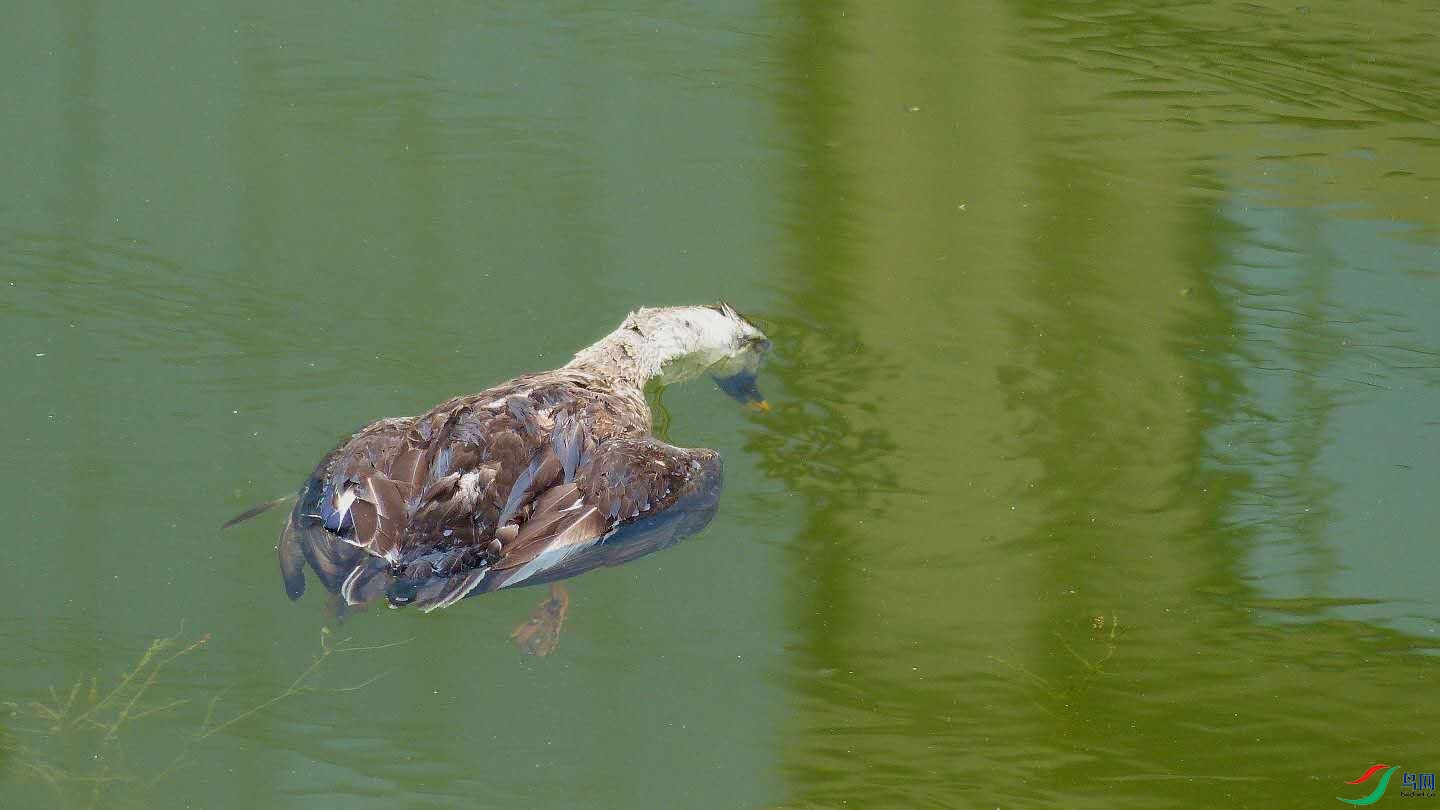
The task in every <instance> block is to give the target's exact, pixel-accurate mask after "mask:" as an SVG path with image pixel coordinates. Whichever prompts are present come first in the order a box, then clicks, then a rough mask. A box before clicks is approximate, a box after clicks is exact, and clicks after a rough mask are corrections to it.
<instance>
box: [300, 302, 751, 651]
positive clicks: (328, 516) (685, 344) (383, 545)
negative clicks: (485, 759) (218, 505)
mask: <svg viewBox="0 0 1440 810" xmlns="http://www.w3.org/2000/svg"><path fill="white" fill-rule="evenodd" d="M771 345H772V344H771V342H770V340H769V338H767V337H766V335H765V333H764V332H763V331H762V330H761V329H760V328H759V327H758V326H757V325H756V324H755V323H754V322H753V321H751V320H750V319H748V318H746V317H744V316H742V315H741V314H740V313H738V312H737V311H736V310H735V309H734V308H733V307H731V306H730V305H729V304H725V303H720V304H715V305H703V306H677V307H646V308H640V309H636V310H634V311H632V312H630V313H629V314H628V315H627V316H626V317H625V319H624V320H623V321H622V322H621V324H620V325H619V326H618V327H617V328H616V329H615V330H614V331H612V332H610V333H609V334H608V335H606V336H604V337H603V338H601V339H600V340H598V341H597V342H595V343H594V344H592V345H591V346H589V347H587V348H585V349H582V350H580V351H579V352H577V353H576V354H575V356H574V358H573V359H572V360H570V361H569V362H568V363H566V364H565V365H564V366H561V367H560V368H557V369H553V370H551V371H543V372H538V373H532V374H525V375H522V376H519V377H516V378H514V379H512V380H508V381H506V382H502V383H500V384H498V385H495V386H493V387H490V388H487V389H485V390H483V391H480V392H478V393H473V394H466V395H463V396H458V397H454V398H452V399H449V400H446V401H444V402H441V403H440V404H438V405H435V406H434V407H432V408H430V409H429V410H428V411H425V412H424V413H422V414H419V415H417V416H403V417H391V418H384V419H377V420H375V421H373V422H370V423H369V424H366V425H364V426H363V427H361V428H360V429H359V430H358V431H356V432H354V433H353V434H352V435H350V436H349V437H348V438H346V439H344V440H343V441H341V442H340V443H339V445H338V446H336V447H335V448H334V449H333V450H331V451H330V452H329V453H327V454H326V455H325V456H324V457H323V458H322V459H321V460H320V462H319V464H317V465H316V467H315V469H314V471H313V472H312V473H311V475H310V476H309V478H308V479H307V480H306V482H305V483H304V485H303V486H302V487H301V489H300V492H299V494H298V495H297V496H296V498H295V506H294V508H293V509H292V510H291V512H290V515H289V518H288V519H287V520H286V523H285V526H284V528H283V529H282V530H281V533H280V539H279V543H278V545H277V549H278V551H279V563H280V573H281V577H282V579H283V581H284V586H285V591H286V593H287V594H288V595H289V597H290V598H291V599H292V600H296V599H299V598H300V597H301V596H302V595H303V594H304V593H305V588H306V569H307V568H308V569H309V570H310V571H311V572H313V573H314V575H315V576H316V577H317V578H318V579H319V581H320V582H321V584H322V585H323V586H324V587H325V588H326V589H327V590H328V591H329V592H330V594H331V595H332V596H331V598H332V600H333V601H334V602H335V603H336V604H337V605H338V606H339V607H340V608H341V609H346V608H363V607H365V606H368V605H371V604H385V605H388V606H389V607H392V608H413V609H418V610H420V611H422V612H425V613H430V612H433V611H436V610H440V609H443V608H448V607H451V606H453V605H455V604H456V603H457V602H459V601H461V600H462V599H466V598H469V597H473V596H477V595H480V594H484V593H490V592H493V591H499V590H504V589H509V588H517V587H524V586H531V585H540V584H550V586H551V590H550V595H549V597H548V598H547V599H546V600H545V601H543V602H542V603H541V605H540V607H539V608H537V609H536V611H535V613H534V614H533V615H532V616H531V617H530V619H528V620H527V621H526V622H525V623H523V624H522V625H521V626H520V627H519V628H517V629H516V631H515V632H514V633H512V634H511V639H512V640H513V641H514V642H515V643H516V644H517V645H519V646H520V648H521V649H522V650H523V651H525V652H527V653H531V654H536V655H544V654H547V653H549V652H551V651H553V649H554V648H555V646H556V644H557V639H558V636H559V632H560V627H561V625H563V622H564V618H565V615H566V612H567V609H568V607H567V606H568V601H569V598H568V595H567V593H566V592H565V590H564V588H563V586H561V585H560V584H559V583H560V581H561V580H564V579H568V578H570V577H574V576H578V575H579V574H582V573H584V572H586V571H590V570H592V569H595V568H598V567H602V566H612V565H618V564H621V563H624V562H628V561H630V560H633V559H636V558H638V557H640V556H644V555H646V554H649V553H652V552H654V551H657V550H659V549H662V548H666V547H668V546H670V545H673V544H674V543H675V542H677V541H678V540H679V539H681V538H684V537H687V536H689V535H691V534H694V533H696V532H698V531H700V530H701V529H703V528H704V527H705V526H706V525H707V524H708V523H709V522H710V519H711V517H712V516H713V515H714V513H715V511H716V505H717V503H718V500H719V492H720V488H721V484H722V479H723V468H722V463H721V458H720V454H719V453H718V452H717V451H715V450H711V449H705V448H684V447H677V446H674V445H671V444H668V443H666V442H663V441H661V440H660V439H658V438H656V436H654V435H653V433H652V413H651V407H650V404H649V402H648V401H647V398H646V395H645V392H646V388H647V386H650V385H652V384H654V383H658V384H659V385H661V386H666V385H671V384H675V383H680V382H684V381H686V380H691V379H694V378H697V377H700V376H702V375H705V374H708V375H709V376H710V377H711V378H712V379H713V380H714V381H715V383H716V384H717V386H718V387H719V388H720V389H721V390H722V391H724V392H725V393H726V394H727V395H729V396H730V397H732V398H734V399H735V400H737V401H738V402H739V403H741V404H743V405H745V406H746V407H748V408H751V409H753V410H756V411H765V410H768V409H769V405H768V403H767V402H766V400H765V399H764V397H763V396H761V394H760V392H759V389H758V387H757V384H756V380H757V375H758V371H759V368H760V364H761V360H762V358H763V357H764V355H765V353H766V352H768V351H769V350H770V348H771Z"/></svg>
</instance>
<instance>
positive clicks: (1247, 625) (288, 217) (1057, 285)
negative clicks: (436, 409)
mask: <svg viewBox="0 0 1440 810" xmlns="http://www.w3.org/2000/svg"><path fill="white" fill-rule="evenodd" d="M622 6H623V7H616V8H613V9H611V10H599V9H595V8H591V7H589V6H588V5H586V4H578V3H564V2H561V3H552V4H540V5H536V4H525V3H511V4H507V3H501V4H491V5H490V6H488V7H471V6H469V5H465V4H437V5H431V6H414V7H409V6H396V7H393V8H392V7H385V8H381V7H374V8H367V7H358V6H352V5H333V4H321V5H314V4H307V5H305V6H304V7H303V8H301V7H296V8H290V7H288V6H283V5H278V4H261V5H258V6H250V7H245V8H242V7H239V6H233V7H230V6H195V5H193V4H192V5H166V4H152V5H149V6H147V7H145V8H143V9H137V8H136V7H133V6H129V5H124V4H115V3H105V2H97V3H81V2H66V3H58V4H52V5H48V6H41V5H33V6H29V7H25V8H17V9H15V10H12V13H11V14H10V17H9V22H8V24H7V25H6V26H4V29H3V32H0V65H3V68H4V71H5V75H6V76H8V77H10V79H9V81H7V82H5V86H4V87H3V88H0V101H3V103H4V107H5V109H6V110H7V115H6V116H5V118H4V121H3V123H0V146H3V147H4V151H5V154H7V155H9V156H10V159H9V160H6V161H4V163H3V166H0V346H3V347H4V348H3V351H0V373H3V375H4V379H5V380H6V381H7V382H8V386H7V388H8V390H7V391H6V393H5V394H4V395H3V396H0V403H3V413H4V415H5V417H6V430H5V436H6V443H5V444H6V447H7V448H8V457H7V463H6V464H5V465H3V470H4V472H3V473H0V513H3V514H5V515H7V516H9V518H10V521H9V526H8V542H7V548H8V550H9V555H10V557H9V560H10V564H9V565H7V566H5V567H4V568H3V570H0V588H3V590H4V592H5V593H6V594H7V596H8V597H9V598H8V605H9V608H8V610H7V612H6V614H5V617H4V618H3V620H0V641H3V643H4V645H5V648H6V649H7V650H9V651H10V654H9V655H7V656H6V657H5V662H4V663H0V701H6V703H5V705H4V707H3V708H4V714H3V716H0V733H3V734H4V738H3V739H4V743H5V745H4V753H3V755H0V797H3V798H4V804H5V805H6V806H9V805H11V804H12V803H13V804H14V805H15V806H27V807H28V806H36V807H44V806H64V807H86V806H97V807H111V806H121V807H124V806H134V807H152V806H164V807H170V806H174V807H182V806H197V807H208V808H225V807H237V808H239V807H255V806H275V807H306V808H311V807H341V806H344V807H382V806H383V807H393V806H397V805H400V806H406V807H437V808H439V807H475V806H479V807H490V806H524V807H563V808H575V807H597V808H602V807H603V808H610V807H627V808H643V807H656V808H669V807H695V808H702V807H716V808H728V807H793V808H808V807H835V806H842V805H847V804H848V805H849V806H854V807H880V806H884V807H969V806H991V807H993V806H1001V807H1030V806H1095V807H1135V808H1155V807H1167V806H1192V805H1200V806H1237V807H1283V806H1315V805H1317V804H1320V805H1323V804H1325V803H1327V802H1333V801H1334V798H1333V797H1335V796H1345V797H1350V798H1356V797H1358V796H1360V795H1361V794H1362V793H1363V792H1365V788H1366V787H1368V783H1367V785H1362V786H1347V785H1345V784H1344V782H1346V781H1347V780H1351V779H1354V778H1356V777H1357V776H1359V775H1360V774H1361V773H1362V772H1363V771H1364V770H1365V769H1366V768H1367V767H1369V766H1370V765H1372V764H1374V763H1377V762H1384V763H1389V764H1392V765H1394V764H1398V765H1401V766H1403V767H1404V769H1405V770H1407V771H1420V772H1424V771H1435V770H1437V769H1440V742H1437V741H1436V740H1435V738H1434V735H1433V734H1432V733H1431V732H1430V731H1428V730H1427V729H1428V724H1427V723H1426V722H1425V718H1424V712H1423V707H1424V706H1425V705H1426V696H1427V695H1428V694H1429V693H1430V691H1431V688H1432V686H1431V685H1432V681H1433V679H1434V677H1435V672H1436V670H1435V668H1434V666H1435V660H1436V659H1435V655H1434V653H1435V651H1436V647H1437V639H1436V633H1437V625H1440V599H1437V598H1436V596H1435V591H1434V588H1433V581H1434V576H1433V571H1432V570H1431V569H1430V567H1429V559H1430V557H1431V548H1432V547H1433V543H1434V526H1435V525H1436V523H1437V522H1440V506H1437V501H1436V499H1435V498H1434V497H1433V494H1434V492H1435V489H1436V484H1437V482H1440V416H1437V414H1440V319H1437V317H1436V313H1437V312H1440V213H1437V212H1440V200H1437V199H1436V196H1437V194H1440V137H1437V132H1440V130H1437V124H1440V120H1437V114H1436V110H1437V109H1440V67H1437V66H1436V62H1435V60H1434V58H1433V55H1434V53H1435V52H1436V48H1437V41H1436V39H1437V37H1436V34H1435V33H1434V31H1435V22H1436V18H1435V15H1434V11H1433V9H1431V8H1429V7H1428V6H1427V5H1426V4H1422V3H1407V2H1399V3H1376V2H1356V3H1350V4H1344V5H1329V6H1327V5H1323V4H1317V5H1299V6H1297V5H1294V4H1286V5H1269V6H1267V5H1259V4H1251V3H1230V4H1222V5H1213V4H1170V5H1163V6H1155V7H1152V8H1150V9H1148V10H1136V9H1133V8H1130V4H1113V3H1108V2H1095V3H1088V4H1083V5H1079V6H1076V5H1073V4H1063V3H1037V2H1022V3H979V4H976V3H968V4H958V5H957V4H952V3H939V2H918V1H917V2H907V3H901V4H898V5H887V6H885V7H884V8H883V9H881V8H879V7H876V8H869V7H866V6H861V5H856V4H844V3H842V4H833V3H809V2H804V3H801V2H789V3H780V4H763V3H758V2H742V3H734V4H727V5H725V6H723V7H721V6H716V5H715V4H703V3H693V2H650V3H632V4H622ZM721 298H724V299H727V300H729V301H731V302H732V303H734V304H735V305H736V306H737V307H739V308H741V309H742V310H744V311H747V312H750V313H753V314H754V315H756V316H757V317H758V318H760V319H763V321H764V322H765V324H766V325H767V327H768V328H769V331H770V332H771V333H772V336H773V337H774V338H775V339H776V343H777V353H776V356H775V358H774V362H773V363H771V365H770V366H769V368H768V369H767V370H766V372H765V375H764V377H763V378H762V384H764V385H765V386H766V387H767V388H768V391H767V393H769V394H770V397H771V400H772V402H773V403H774V404H775V406H776V408H775V410H774V411H772V412H771V413H770V414H768V415H754V414H747V413H745V412H743V411H740V410H738V409H736V408H735V407H734V406H733V404H732V403H731V402H730V401H729V400H727V399H726V398H725V397H724V396H722V395H721V394H720V393H719V392H717V391H715V390H714V389H713V387H712V386H710V385H708V384H695V385H691V386H688V387H677V388H673V389H670V390H668V391H666V392H665V393H664V407H665V410H666V411H667V412H668V414H669V416H670V424H669V427H668V435H669V438H670V439H671V440H672V441H674V442H676V443H679V444H684V445H690V446H704V447H712V448H716V449H718V450H720V451H721V452H722V453H723V454H724V456H725V459H726V462H725V463H726V488H725V491H724V495H723V498H722V501H721V505H720V509H719V512H718V514H717V516H716V518H715V520H714V521H713V522H712V523H711V525H710V526H709V528H708V529H707V530H706V531H705V532H704V533H702V534H701V535H698V536H696V537H694V538H691V539H689V540H687V541H686V542H684V543H682V544H680V545H679V546H677V547H675V548H674V549H670V550H667V551H665V552H664V553H661V554H657V555H654V556H652V557H647V558H645V559H643V560H640V561H638V562H636V563H633V564H630V565H627V566H624V567H622V568H617V569H612V570H605V571H599V572H595V573H592V574H589V575H586V576H585V577H583V578H582V579H579V580H577V581H575V582H574V583H572V584H573V586H574V587H573V589H572V594H573V600H572V610H571V614H570V618H569V621H568V622H567V626H566V629H565V634H564V636H563V638H562V640H561V647H560V649H559V651H557V652H556V653H555V654H554V655H552V656H550V657H549V658H545V659H527V658H524V657H522V656H520V655H519V654H518V653H517V652H516V651H515V650H514V649H513V648H512V647H511V646H510V645H509V644H508V643H507V642H506V634H507V633H508V631H509V630H510V628H511V627H513V626H514V625H515V624H516V623H518V622H519V621H521V620H522V619H523V618H524V617H525V616H526V615H528V613H529V611H530V610H531V608H532V607H533V605H534V604H535V602H536V601H537V600H539V599H540V598H541V597H542V596H543V593H541V592H540V591H538V590H521V591H517V592H514V593H500V594H495V595H490V596H486V597H484V598H483V599H476V600H469V601H468V602H466V603H464V604H462V605H459V606H457V607H456V608H454V609H450V610H446V611H443V612H440V613H437V614H432V615H428V616H426V615H421V614H419V613H417V612H413V611H371V612H369V613H367V614H363V615H360V616H358V617H356V618H354V619H353V620H351V621H348V622H346V623H345V624H344V625H343V626H342V627H340V628H338V629H336V630H333V631H331V632H330V633H329V634H328V635H324V636H322V628H324V627H326V626H327V625H328V624H329V623H330V622H329V619H328V617H327V616H326V613H325V608H324V600H323V598H322V595H320V594H315V593H312V594H310V595H309V596H307V597H306V598H305V599H304V600H302V601H301V602H300V603H298V604H291V603H290V602H289V601H288V600H287V599H286V598H285V596H284V594H283V591H282V589H281V586H280V582H279V577H278V574H277V572H276V570H275V562H274V551H273V545H274V536H275V534H276V532H277V531H278V528H279V520H280V518H279V516H278V515H277V514H275V513H271V514H269V515H267V516H264V517H261V518H258V519H256V520H254V521H251V522H249V523H246V524H244V525H243V526H241V527H239V528H237V529H233V530H229V531H226V532H224V533H221V532H220V531H218V530H217V528H216V527H218V525H219V524H220V523H221V522H222V521H223V520H225V519H226V518H228V517H230V516H231V515H232V514H234V513H236V512H238V511H240V510H241V509H244V508H245V507H248V506H250V505H253V504H254V503H257V502H260V501H264V500H266V499H269V498H271V497H274V496H276V495H279V494H282V493H284V492H286V491H289V490H291V489H293V488H295V487H296V486H298V484H299V483H300V482H301V481H302V480H303V478H304V476H305V475H306V474H307V473H308V471H309V469H310V467H311V466H312V465H313V464H314V462H315V460H316V459H318V458H319V457H320V455H321V454H323V453H324V452H325V451H326V450H327V449H328V448H329V447H330V446H331V445H332V444H333V443H334V442H335V441H336V440H337V438H339V437H340V436H342V435H344V434H345V433H346V432H347V431H349V430H351V429H352V428H353V427H355V426H356V425H359V424H361V423H363V422H366V421H368V420H370V419H372V418H375V417H378V416H386V415H397V414H407V413H414V412H417V411H420V410H422V409H424V408H426V407H428V406H429V405H431V404H433V403H434V402H436V401H439V400H441V399H443V398H446V397H449V396H451V395H454V394H457V393H461V392H467V391H472V390H478V389H480V388H483V387H485V386H487V385H489V384H492V383H494V382H497V381H499V380H502V379H505V378H506V377H509V376H511V375H514V374H517V373H521V372H525V371H531V370H536V369H541V368H547V367H553V366H555V365H559V364H560V363H563V362H564V361H565V360H566V359H568V357H569V355H570V353H572V352H573V351H574V350H575V349H576V348H578V347H580V346H582V345H584V344H586V343H587V342H589V341H590V340H593V339H594V338H595V337H598V336H599V335H601V334H603V333H604V332H606V331H608V330H609V329H610V328H612V327H613V326H614V324H615V323H617V322H618V320H619V319H620V318H621V317H622V316H623V314H624V313H625V312H626V311H627V310H628V309H630V308H632V307H635V306H639V305H652V304H670V303H693V302H707V301H712V300H716V299H721ZM168 637H175V638H176V640H175V641H174V642H173V643H172V645H171V646H170V647H168V648H167V649H165V650H164V651H162V652H160V653H159V654H158V656H155V657H152V658H151V659H148V660H144V659H142V656H143V655H144V654H145V652H146V650H147V649H148V648H150V646H151V644H152V641H153V640H154V639H157V638H168ZM197 641H203V643H201V644H199V646H195V647H194V648H193V649H191V648H190V647H189V645H191V644H193V643H195V642H197ZM363 648H370V649H363ZM186 650H188V652H187V651H186ZM326 650H330V651H331V652H329V653H326V652H325V651H326ZM175 653H183V654H182V655H180V656H179V657H176V658H174V659H173V660H170V661H169V663H168V664H166V666H165V667H164V668H163V670H162V671H161V672H160V673H159V674H158V675H157V676H156V678H155V679H154V681H153V683H150V684H149V685H148V686H147V685H146V684H147V681H146V679H147V678H148V677H149V676H148V673H149V672H152V671H154V665H155V664H156V663H160V662H164V661H166V660H167V659H168V656H170V655H173V654H175ZM317 656H319V657H320V658H319V665H318V666H317V667H316V668H314V669H308V668H310V667H311V665H312V662H314V661H316V660H317ZM142 661H144V662H145V663H146V667H144V668H141V669H139V670H138V671H139V672H140V673H141V675H140V676H139V677H138V679H132V680H130V681H128V682H126V681H124V680H123V679H124V678H125V677H126V675H127V673H133V672H136V671H137V668H136V665H137V663H141V662H142ZM297 679H299V680H298V681H297ZM117 683H128V684H129V685H128V687H127V688H128V689H129V690H130V691H128V692H127V691H123V690H122V692H120V693H118V695H117V696H116V697H114V698H111V699H109V700H108V701H107V697H106V696H107V695H108V694H109V690H110V689H112V688H113V687H115V685H116V684H117ZM77 684H78V685H79V688H75V687H76V685H77ZM140 686H146V691H145V694H144V695H143V696H142V699H141V700H139V701H136V702H135V704H134V705H133V706H132V705H130V704H129V697H128V696H129V695H130V694H132V693H133V692H134V691H136V690H137V689H138V688H139V687H140ZM72 695H73V697H72ZM92 695H93V696H92ZM277 698H278V700H277ZM67 707H68V708H67ZM147 710H153V712H152V713H150V714H148V715H145V716H142V717H139V718H138V719H133V720H130V719H127V720H125V721H124V722H122V723H119V724H118V725H117V724H116V720H117V719H118V718H119V717H120V715H121V713H122V712H124V713H125V717H127V718H128V717H130V716H131V715H134V714H141V713H143V712H145V711H147ZM252 710H253V711H252ZM1417 710H1418V711H1417ZM57 718H58V719H57ZM232 721H233V722H232ZM1372 781H1373V780H1372ZM1397 781H1398V780H1397ZM1399 789H1400V786H1399V785H1392V786H1391V791H1398V790H1399ZM1395 800H1398V799H1395Z"/></svg>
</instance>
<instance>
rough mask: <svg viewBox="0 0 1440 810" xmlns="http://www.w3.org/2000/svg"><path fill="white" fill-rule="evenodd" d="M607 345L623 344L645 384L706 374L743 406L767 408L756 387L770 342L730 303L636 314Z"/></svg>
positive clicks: (655, 308)
mask: <svg viewBox="0 0 1440 810" xmlns="http://www.w3.org/2000/svg"><path fill="white" fill-rule="evenodd" d="M607 341H610V342H622V343H623V344H624V345H625V352H626V354H628V355H629V356H630V357H632V358H633V359H634V360H635V362H636V364H637V366H638V367H639V368H641V369H642V370H643V375H642V376H644V377H645V378H646V379H656V380H659V381H660V382H661V383H663V384H666V385H670V384H672V383H677V382H683V381H685V380H690V379H694V378H695V377H698V376H700V375H702V374H709V375H710V376H711V377H712V378H714V380H715V383H716V384H717V385H718V386H720V390H722V391H724V392H725V393H727V394H729V395H730V396H731V397H734V398H735V399H736V400H737V401H739V402H740V403H741V404H742V405H745V406H747V407H750V408H752V409H755V410H769V408H770V406H769V405H768V404H767V403H766V402H765V398H764V397H762V396H761V395H760V391H759V389H758V388H757V387H756V385H755V377H756V375H757V373H758V372H759V370H760V362H761V360H762V359H763V357H764V355H765V352H767V351H769V349H770V340H769V339H768V338H766V337H765V333H764V332H762V331H760V328H759V327H758V326H756V325H755V324H754V323H752V322H750V321H749V320H748V319H746V318H745V316H743V315H741V314H740V313H738V312H736V311H735V310H734V308H732V307H731V306H730V305H729V304H723V303H722V304H715V305H713V306H690V307H653V308H651V307H646V308H642V309H638V310H635V311H634V312H632V313H630V315H629V316H628V317H627V318H626V319H625V322H624V323H622V324H621V325H620V328H619V329H617V330H616V331H615V332H614V333H612V335H611V337H609V338H607ZM597 345H600V344H597ZM584 354H585V353H584V352H582V353H581V355H579V356H577V360H579V359H580V358H581V357H583V356H584Z"/></svg>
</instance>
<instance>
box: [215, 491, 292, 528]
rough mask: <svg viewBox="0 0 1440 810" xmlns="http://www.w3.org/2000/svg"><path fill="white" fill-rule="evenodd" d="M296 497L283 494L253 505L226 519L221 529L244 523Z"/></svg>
mask: <svg viewBox="0 0 1440 810" xmlns="http://www.w3.org/2000/svg"><path fill="white" fill-rule="evenodd" d="M294 497H295V496H294V495H283V496H281V497H279V498H276V499H274V500H270V501H266V502H265V503H262V504H260V505H259V506H252V507H250V508H249V509H246V510H245V511H244V512H241V513H240V514H238V515H236V516H235V517H232V518H230V519H229V520H227V521H225V522H224V523H222V524H220V529H221V530H222V531H223V530H225V529H228V528H230V527H231V526H237V525H239V524H241V523H244V522H245V521H247V520H249V519H250V518H253V517H255V516H256V515H259V514H263V513H265V512H268V511H270V510H271V509H274V508H275V507H277V506H279V505H281V504H283V503H285V502H287V501H289V500H290V499H291V498H294Z"/></svg>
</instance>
